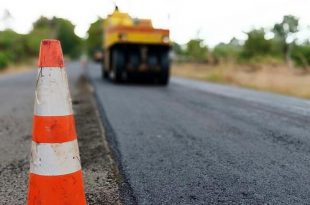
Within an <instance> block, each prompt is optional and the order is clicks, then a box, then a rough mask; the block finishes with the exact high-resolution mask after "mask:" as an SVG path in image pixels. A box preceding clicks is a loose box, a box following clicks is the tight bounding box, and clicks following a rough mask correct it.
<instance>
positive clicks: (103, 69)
mask: <svg viewBox="0 0 310 205" xmlns="http://www.w3.org/2000/svg"><path fill="white" fill-rule="evenodd" d="M101 77H102V79H108V78H109V73H108V71H107V70H106V69H105V67H104V63H103V62H102V63H101Z"/></svg>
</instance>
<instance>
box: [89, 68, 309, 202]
mask: <svg viewBox="0 0 310 205" xmlns="http://www.w3.org/2000/svg"><path fill="white" fill-rule="evenodd" d="M89 78H90V80H91V82H92V85H93V87H94V90H95V93H96V97H97V100H98V103H99V106H100V108H99V109H100V110H101V112H102V115H103V118H104V119H103V120H104V123H105V127H106V129H107V135H108V140H109V142H110V144H111V146H112V148H113V150H114V151H115V153H116V155H117V158H118V163H119V167H120V170H121V171H122V173H123V175H124V178H125V179H126V182H127V183H128V187H127V188H128V190H127V194H125V197H126V198H127V200H128V201H127V203H128V204H130V203H133V204H135V203H138V204H309V203H310V180H309V179H310V171H309V170H310V134H309V133H310V128H309V125H310V118H309V113H310V102H309V101H306V100H300V99H296V98H291V97H284V96H280V95H275V94H270V93H263V92H257V91H251V90H247V89H241V88H237V87H229V86H221V85H215V84H212V83H203V82H197V81H192V80H185V79H182V78H173V79H172V82H171V84H170V85H169V86H168V87H160V86H154V85H139V84H124V85H115V84H113V83H111V82H107V81H102V80H101V79H100V68H99V66H98V65H90V66H89Z"/></svg>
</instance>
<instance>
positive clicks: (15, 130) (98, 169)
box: [0, 63, 119, 205]
mask: <svg viewBox="0 0 310 205" xmlns="http://www.w3.org/2000/svg"><path fill="white" fill-rule="evenodd" d="M81 76H83V69H82V68H81V67H80V64H79V63H70V64H68V77H69V82H70V91H71V95H72V99H73V109H74V111H75V119H76V125H77V133H78V141H79V148H80V155H81V162H82V168H83V175H84V184H85V192H86V197H87V201H88V204H89V205H92V204H119V196H118V182H117V180H118V176H117V174H116V173H114V170H115V167H114V166H115V165H114V164H113V162H112V161H111V155H110V150H109V149H107V147H106V146H105V144H106V142H105V139H104V137H103V133H102V131H101V129H100V126H101V125H100V124H98V123H101V122H99V121H98V117H97V115H96V112H97V109H96V108H95V107H93V103H92V102H91V98H92V96H91V93H90V92H88V90H87V86H85V85H84V83H83V80H82V79H83V78H81ZM35 83H36V69H33V70H32V71H29V72H24V73H19V74H10V75H2V76H0V140H1V142H0V205H7V204H11V205H24V204H26V201H27V185H28V173H29V164H30V163H29V158H30V157H29V156H30V145H31V129H32V117H33V104H34V93H35Z"/></svg>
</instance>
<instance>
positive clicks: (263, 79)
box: [172, 63, 310, 99]
mask: <svg viewBox="0 0 310 205" xmlns="http://www.w3.org/2000/svg"><path fill="white" fill-rule="evenodd" d="M172 74H173V75H176V76H181V77H186V78H192V79H197V80H203V81H204V80H205V81H211V82H217V83H224V84H230V85H238V86H242V87H247V88H252V89H257V90H264V91H270V92H275V93H280V94H284V95H290V96H296V97H301V98H308V99H310V73H308V72H304V71H302V70H299V69H295V68H289V67H288V66H286V65H281V64H279V65H255V66H254V65H236V64H219V65H216V66H214V65H207V64H194V63H184V64H174V65H173V66H172Z"/></svg>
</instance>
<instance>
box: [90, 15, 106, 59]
mask: <svg viewBox="0 0 310 205" xmlns="http://www.w3.org/2000/svg"><path fill="white" fill-rule="evenodd" d="M103 22H104V19H102V18H100V17H99V18H98V19H97V20H96V21H95V22H93V23H92V24H91V25H90V27H89V29H88V31H87V34H88V37H87V39H86V47H87V53H88V55H89V56H90V57H93V56H94V53H95V52H96V51H98V50H101V49H102V46H103V35H104V32H103Z"/></svg>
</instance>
